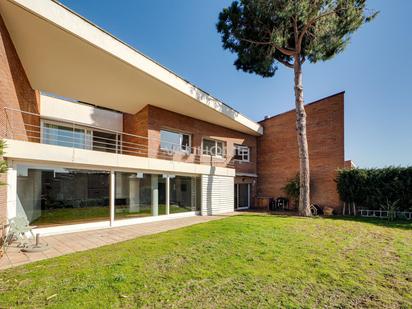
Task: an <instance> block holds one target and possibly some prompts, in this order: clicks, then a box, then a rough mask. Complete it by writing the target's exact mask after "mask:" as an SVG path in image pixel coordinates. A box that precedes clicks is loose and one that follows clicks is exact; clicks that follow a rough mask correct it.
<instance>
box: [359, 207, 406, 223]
mask: <svg viewBox="0 0 412 309" xmlns="http://www.w3.org/2000/svg"><path fill="white" fill-rule="evenodd" d="M389 213H390V212H389V211H388V210H380V209H378V210H373V209H359V210H358V214H359V215H360V216H361V217H369V218H388V217H389ZM394 214H395V216H396V217H397V218H403V219H406V220H412V212H411V211H395V212H394Z"/></svg>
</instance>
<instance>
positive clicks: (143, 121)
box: [123, 105, 257, 174]
mask: <svg viewBox="0 0 412 309" xmlns="http://www.w3.org/2000/svg"><path fill="white" fill-rule="evenodd" d="M138 127H139V129H136V128H138ZM123 128H124V131H125V132H126V133H131V134H136V135H139V136H145V137H148V138H149V140H148V145H147V147H148V154H149V156H150V157H152V158H159V159H173V160H176V161H181V162H189V163H193V162H196V163H197V162H202V163H205V164H207V163H208V162H209V161H210V158H209V157H208V156H203V155H201V153H200V149H201V147H202V139H203V138H210V139H216V140H219V141H223V142H225V143H226V147H227V152H228V153H229V154H233V151H234V145H235V144H241V145H245V146H248V147H250V150H251V158H250V162H248V163H237V162H233V160H232V156H231V155H229V156H228V157H227V158H226V159H224V160H223V159H222V160H219V161H216V162H214V163H215V164H216V165H218V166H230V167H235V168H236V171H237V172H239V173H249V174H256V159H257V153H256V151H257V145H256V143H257V138H256V137H255V136H252V135H248V134H244V133H241V132H237V131H234V130H231V129H227V128H223V127H221V126H218V125H214V124H211V123H208V122H205V121H201V120H198V119H194V118H191V117H188V116H185V115H181V114H177V113H174V112H171V111H168V110H165V109H162V108H158V107H155V106H151V105H148V106H146V107H145V108H144V109H142V110H141V111H139V112H138V113H137V114H135V115H124V118H123ZM162 129H166V130H170V131H176V132H183V133H186V134H189V135H190V136H191V141H192V142H191V145H192V147H193V148H195V149H197V152H196V153H192V154H173V156H170V155H168V154H167V153H165V152H163V151H161V150H160V130H162ZM136 130H137V131H136ZM131 139H133V138H131ZM139 140H140V141H142V139H139Z"/></svg>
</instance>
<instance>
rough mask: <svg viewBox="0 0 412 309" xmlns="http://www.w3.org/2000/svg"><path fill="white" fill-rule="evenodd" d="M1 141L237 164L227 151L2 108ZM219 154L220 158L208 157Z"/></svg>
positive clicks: (207, 162) (182, 160)
mask: <svg viewBox="0 0 412 309" xmlns="http://www.w3.org/2000/svg"><path fill="white" fill-rule="evenodd" d="M3 113H4V115H3V117H4V119H3V120H2V121H1V122H2V123H3V122H4V123H5V128H4V132H3V134H4V135H5V136H4V137H5V138H8V139H15V140H23V141H30V142H36V143H43V144H51V145H58V146H63V147H70V148H77V149H86V150H94V151H102V152H110V153H115V154H123V155H132V156H140V157H149V158H156V159H163V160H174V161H179V162H187V163H197V164H207V165H211V166H219V167H229V168H234V166H235V163H236V162H237V160H235V159H234V153H229V152H228V151H227V149H226V148H225V149H219V151H216V150H213V149H212V150H210V149H208V150H206V151H203V149H201V148H200V147H190V146H186V145H180V144H176V143H172V142H167V141H162V140H160V139H156V138H148V137H147V136H142V135H135V134H130V133H126V132H119V131H114V130H108V129H105V128H101V127H98V126H89V125H84V124H82V123H78V122H74V121H67V120H61V119H54V118H49V117H47V118H42V117H41V116H40V115H39V114H36V113H31V112H26V111H21V110H18V109H13V108H8V107H5V108H4V110H3ZM216 152H217V153H221V154H222V155H221V156H214V155H209V153H216Z"/></svg>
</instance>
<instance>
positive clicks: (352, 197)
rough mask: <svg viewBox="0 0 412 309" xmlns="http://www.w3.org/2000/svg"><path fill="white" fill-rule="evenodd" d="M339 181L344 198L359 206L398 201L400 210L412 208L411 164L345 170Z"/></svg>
mask: <svg viewBox="0 0 412 309" xmlns="http://www.w3.org/2000/svg"><path fill="white" fill-rule="evenodd" d="M336 182H337V190H338V193H339V196H340V199H341V201H342V202H345V203H355V204H356V206H357V208H358V209H359V208H364V209H381V208H382V205H386V204H388V203H389V204H390V203H396V205H397V206H398V210H400V211H412V166H411V167H386V168H372V169H360V168H357V169H351V170H347V169H343V170H339V171H338V176H337V179H336ZM396 201H398V202H396Z"/></svg>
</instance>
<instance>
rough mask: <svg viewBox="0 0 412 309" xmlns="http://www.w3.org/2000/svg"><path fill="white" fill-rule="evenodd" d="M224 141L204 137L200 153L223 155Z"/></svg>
mask: <svg viewBox="0 0 412 309" xmlns="http://www.w3.org/2000/svg"><path fill="white" fill-rule="evenodd" d="M224 151H225V142H222V141H219V140H213V139H208V138H204V139H203V143H202V153H203V154H204V155H209V156H215V157H224Z"/></svg>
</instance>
